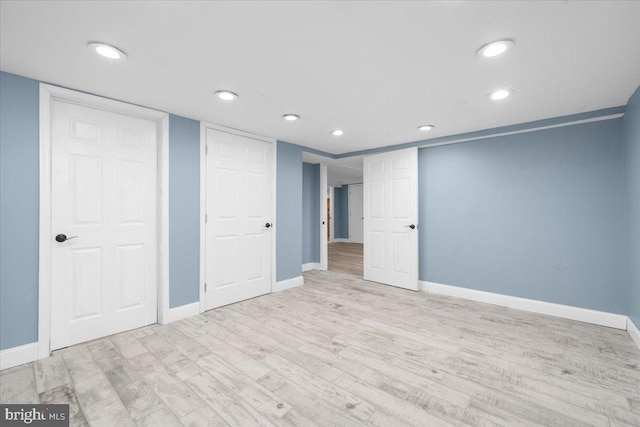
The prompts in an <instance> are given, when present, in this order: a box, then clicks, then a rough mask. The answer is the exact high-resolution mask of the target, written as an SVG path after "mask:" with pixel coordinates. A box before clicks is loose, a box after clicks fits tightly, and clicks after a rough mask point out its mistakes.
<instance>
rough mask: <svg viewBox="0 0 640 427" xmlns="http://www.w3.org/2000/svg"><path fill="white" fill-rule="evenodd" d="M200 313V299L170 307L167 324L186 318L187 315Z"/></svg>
mask: <svg viewBox="0 0 640 427" xmlns="http://www.w3.org/2000/svg"><path fill="white" fill-rule="evenodd" d="M198 314H200V301H196V302H192V303H191V304H185V305H181V306H179V307H173V308H170V309H169V315H168V316H167V319H166V322H165V324H166V323H171V322H176V321H178V320H182V319H186V318H187V317H193V316H197V315H198Z"/></svg>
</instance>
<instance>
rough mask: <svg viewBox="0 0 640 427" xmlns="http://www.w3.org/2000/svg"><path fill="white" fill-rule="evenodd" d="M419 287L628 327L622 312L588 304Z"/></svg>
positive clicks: (429, 285)
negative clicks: (570, 303)
mask: <svg viewBox="0 0 640 427" xmlns="http://www.w3.org/2000/svg"><path fill="white" fill-rule="evenodd" d="M420 289H421V290H422V291H425V292H429V293H433V294H440V295H447V296H452V297H458V298H464V299H468V300H472V301H478V302H484V303H487V304H494V305H500V306H503V307H509V308H515V309H517V310H524V311H530V312H532V313H538V314H546V315H548V316H555V317H561V318H564V319H570V320H577V321H578V322H586V323H592V324H594V325H600V326H607V327H609V328H616V329H622V330H626V329H627V316H625V315H623V314H615V313H607V312H604V311H597V310H590V309H588V308H580V307H573V306H570V305H562V304H554V303H551V302H545V301H537V300H533V299H526V298H519V297H512V296H509V295H502V294H495V293H492V292H485V291H478V290H475V289H468V288H461V287H458V286H451V285H442V284H439V283H432V282H425V281H420Z"/></svg>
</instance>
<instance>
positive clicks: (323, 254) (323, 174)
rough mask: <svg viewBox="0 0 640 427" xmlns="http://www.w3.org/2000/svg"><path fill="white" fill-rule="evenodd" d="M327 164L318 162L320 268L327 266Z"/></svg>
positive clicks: (323, 268)
mask: <svg viewBox="0 0 640 427" xmlns="http://www.w3.org/2000/svg"><path fill="white" fill-rule="evenodd" d="M328 221H329V218H327V164H326V163H320V270H326V269H327V268H328V267H329V259H328V254H327V253H328V252H327V251H328V249H327V243H328V239H327V222H328Z"/></svg>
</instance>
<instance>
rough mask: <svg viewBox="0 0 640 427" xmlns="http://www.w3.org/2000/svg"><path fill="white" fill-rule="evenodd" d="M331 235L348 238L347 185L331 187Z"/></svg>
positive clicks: (337, 237)
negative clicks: (332, 221) (332, 222)
mask: <svg viewBox="0 0 640 427" xmlns="http://www.w3.org/2000/svg"><path fill="white" fill-rule="evenodd" d="M333 220H334V224H333V237H334V238H335V239H348V238H349V186H348V185H343V186H342V187H335V188H334V189H333Z"/></svg>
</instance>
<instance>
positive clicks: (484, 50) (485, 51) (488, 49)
mask: <svg viewBox="0 0 640 427" xmlns="http://www.w3.org/2000/svg"><path fill="white" fill-rule="evenodd" d="M513 46H514V43H513V41H512V40H498V41H495V42H492V43H489V44H486V45H484V46H482V47H481V48H480V49H479V50H478V55H480V56H484V57H485V58H493V57H496V56H498V55H502V54H503V53H505V52H506V51H507V50H509V49H511V48H512V47H513Z"/></svg>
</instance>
